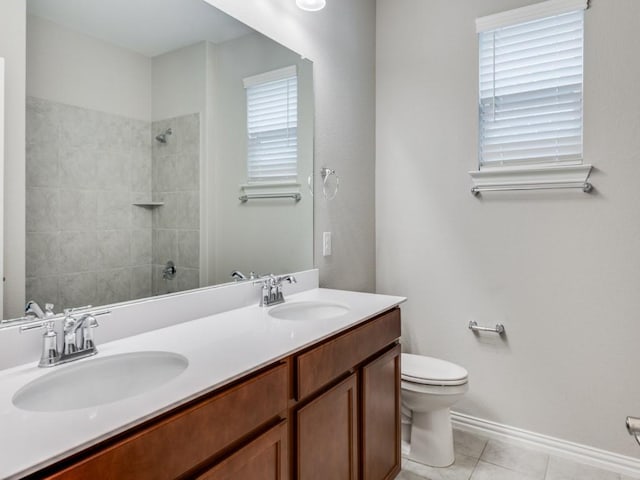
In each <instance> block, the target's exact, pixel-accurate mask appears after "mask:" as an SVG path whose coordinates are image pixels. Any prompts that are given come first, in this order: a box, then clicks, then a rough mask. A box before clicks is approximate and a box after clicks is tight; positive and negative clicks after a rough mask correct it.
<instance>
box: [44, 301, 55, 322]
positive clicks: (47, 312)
mask: <svg viewBox="0 0 640 480" xmlns="http://www.w3.org/2000/svg"><path fill="white" fill-rule="evenodd" d="M53 307H55V305H54V304H53V303H45V304H44V316H45V318H47V317H55V315H56V312H54V311H53Z"/></svg>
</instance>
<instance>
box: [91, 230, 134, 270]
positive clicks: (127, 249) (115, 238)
mask: <svg viewBox="0 0 640 480" xmlns="http://www.w3.org/2000/svg"><path fill="white" fill-rule="evenodd" d="M97 261H98V269H100V270H104V269H112V268H116V267H126V266H130V265H131V232H130V231H129V230H103V231H99V232H98V260H97Z"/></svg>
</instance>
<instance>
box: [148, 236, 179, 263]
mask: <svg viewBox="0 0 640 480" xmlns="http://www.w3.org/2000/svg"><path fill="white" fill-rule="evenodd" d="M152 245H153V263H154V264H156V265H165V264H166V263H167V262H168V261H169V260H171V261H172V262H174V263H175V262H176V257H177V254H178V232H177V230H162V229H154V230H153V240H152Z"/></svg>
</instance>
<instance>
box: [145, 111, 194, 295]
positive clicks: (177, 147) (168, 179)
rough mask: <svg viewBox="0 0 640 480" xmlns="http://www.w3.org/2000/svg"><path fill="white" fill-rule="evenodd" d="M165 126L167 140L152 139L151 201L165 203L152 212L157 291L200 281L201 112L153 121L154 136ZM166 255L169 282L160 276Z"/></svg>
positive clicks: (172, 289)
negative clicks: (170, 265) (171, 266)
mask: <svg viewBox="0 0 640 480" xmlns="http://www.w3.org/2000/svg"><path fill="white" fill-rule="evenodd" d="M168 128H171V130H172V134H171V135H168V136H167V137H166V139H167V142H166V143H161V142H158V141H156V140H155V139H154V140H153V142H152V143H153V147H152V169H153V185H152V191H153V199H154V200H155V201H162V202H164V205H163V206H162V207H158V208H157V209H155V210H154V212H153V230H154V237H153V249H154V251H153V263H154V264H155V266H154V274H153V291H154V293H156V294H158V293H168V292H172V291H178V290H185V289H191V288H197V287H199V285H200V272H199V267H200V231H199V229H200V146H201V145H200V115H199V114H197V113H196V114H192V115H185V116H181V117H176V118H171V119H166V120H161V121H157V122H153V124H152V127H151V130H152V135H153V136H154V137H155V135H158V134H159V133H162V132H164V131H166V129H168ZM168 232H173V234H171V235H170V234H169V233H168ZM174 235H175V236H174ZM174 242H175V243H174ZM169 245H171V246H170V247H169ZM174 245H175V246H174ZM169 259H171V260H173V261H174V262H176V268H177V274H176V277H175V278H174V279H172V280H167V279H164V278H162V268H163V266H164V264H165V262H166V261H167V260H169Z"/></svg>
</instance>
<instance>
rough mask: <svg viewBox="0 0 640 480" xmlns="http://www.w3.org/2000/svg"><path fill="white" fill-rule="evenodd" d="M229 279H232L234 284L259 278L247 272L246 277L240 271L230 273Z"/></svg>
mask: <svg viewBox="0 0 640 480" xmlns="http://www.w3.org/2000/svg"><path fill="white" fill-rule="evenodd" d="M230 277H231V278H233V280H234V281H236V282H242V281H244V280H255V279H256V278H259V277H260V276H259V275H256V272H249V276H248V277H247V276H246V275H245V274H244V273H242V272H241V271H240V270H234V271H233V272H231V275H230Z"/></svg>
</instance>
